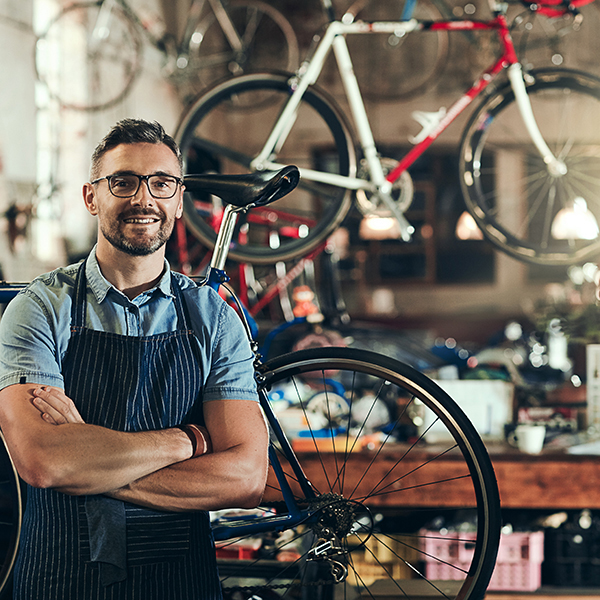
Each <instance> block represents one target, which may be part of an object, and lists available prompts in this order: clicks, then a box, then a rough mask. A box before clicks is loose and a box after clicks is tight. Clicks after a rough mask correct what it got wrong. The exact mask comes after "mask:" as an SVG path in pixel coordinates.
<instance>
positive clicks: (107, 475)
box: [22, 424, 191, 495]
mask: <svg viewBox="0 0 600 600" xmlns="http://www.w3.org/2000/svg"><path fill="white" fill-rule="evenodd" d="M190 456H191V443H190V440H189V438H188V437H187V436H186V435H185V434H184V433H183V432H182V431H181V430H179V429H167V430H163V431H144V432H132V433H125V432H120V431H112V430H110V429H106V428H103V427H97V426H94V425H86V424H66V425H60V426H58V427H54V428H53V431H51V432H49V433H48V434H47V435H46V436H45V437H44V439H43V441H42V442H41V443H40V444H39V446H38V447H37V452H36V456H34V457H33V460H31V461H30V465H31V466H30V468H29V471H28V472H26V474H30V475H29V476H30V478H31V479H32V482H31V481H30V483H32V485H36V486H37V487H49V488H53V489H56V490H57V491H60V492H63V493H65V494H74V495H84V494H102V493H104V492H106V491H110V490H113V489H115V488H120V487H123V486H125V485H127V484H128V483H130V482H132V481H135V480H137V479H139V478H140V477H144V476H146V475H149V474H150V473H153V472H154V471H158V470H160V469H163V468H165V467H167V466H169V465H172V464H174V463H177V462H179V461H182V460H186V459H188V458H189V457H190ZM22 477H24V478H25V476H24V475H22Z"/></svg>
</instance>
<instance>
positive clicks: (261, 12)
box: [186, 0, 300, 86]
mask: <svg viewBox="0 0 600 600" xmlns="http://www.w3.org/2000/svg"><path fill="white" fill-rule="evenodd" d="M227 14H228V16H229V18H230V19H231V22H232V24H233V26H234V27H235V29H236V32H237V33H238V35H239V37H240V39H241V40H242V43H243V48H242V50H241V52H236V51H235V50H234V49H232V47H231V44H230V42H229V41H228V39H227V36H226V35H225V33H224V32H223V29H222V28H221V26H220V24H219V22H218V20H217V17H216V16H215V14H214V13H212V12H211V13H210V14H209V15H208V16H206V17H204V18H203V19H202V20H201V21H200V22H199V23H198V24H197V25H196V27H195V28H194V31H193V33H192V34H191V35H190V39H189V40H188V57H189V61H190V62H189V65H188V67H187V69H186V70H187V71H188V72H191V73H193V74H195V75H196V77H197V78H198V80H199V82H200V83H201V84H202V85H203V86H205V85H207V84H212V83H214V82H216V81H219V80H221V79H224V78H226V77H231V76H232V75H240V74H242V73H246V72H254V71H265V70H280V71H289V72H292V71H295V69H296V68H297V67H298V64H299V57H300V50H299V47H298V40H297V38H296V34H295V32H294V28H293V27H292V26H291V25H290V23H289V21H288V20H287V19H286V18H285V16H284V15H283V14H282V13H281V12H280V11H279V10H277V9H276V8H275V7H273V6H271V5H269V4H267V3H265V2H261V1H260V0H232V1H231V2H228V3H227Z"/></svg>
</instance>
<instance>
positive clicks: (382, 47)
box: [347, 0, 449, 100]
mask: <svg viewBox="0 0 600 600" xmlns="http://www.w3.org/2000/svg"><path fill="white" fill-rule="evenodd" d="M403 6H404V1H401V2H399V1H398V0H387V1H385V2H384V1H378V2H370V3H369V4H368V5H367V6H366V8H365V9H364V10H363V11H361V13H360V14H359V17H360V18H361V19H364V20H365V21H398V20H400V18H401V15H402V10H403ZM413 18H415V19H418V20H420V21H439V20H442V19H443V18H444V17H443V15H442V14H441V12H440V10H439V8H438V7H437V6H436V5H435V4H433V3H432V2H430V1H429V0H419V1H418V2H417V4H416V6H415V9H414V12H413ZM347 41H348V47H349V49H350V54H351V56H352V57H353V63H354V70H355V72H356V76H357V78H358V81H359V82H360V83H361V86H362V88H363V89H364V92H363V93H364V95H365V98H369V99H371V100H408V99H410V98H414V97H415V96H418V95H419V94H422V93H423V92H424V91H425V90H426V89H428V88H429V87H430V86H431V85H432V84H433V83H435V82H436V81H438V80H439V77H440V75H441V73H442V72H443V71H444V69H445V67H446V64H447V62H448V46H449V35H448V32H447V31H443V30H437V31H427V30H423V31H415V32H411V33H408V34H406V35H404V36H397V35H395V34H391V35H390V34H379V33H378V34H371V33H369V34H368V35H351V36H348V38H347Z"/></svg>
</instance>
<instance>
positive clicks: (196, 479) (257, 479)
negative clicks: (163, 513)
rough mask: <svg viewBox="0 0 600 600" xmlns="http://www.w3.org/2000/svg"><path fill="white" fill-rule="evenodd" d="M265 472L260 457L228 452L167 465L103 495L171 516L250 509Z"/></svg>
mask: <svg viewBox="0 0 600 600" xmlns="http://www.w3.org/2000/svg"><path fill="white" fill-rule="evenodd" d="M266 469H267V463H266V461H265V460H264V456H263V454H262V453H260V452H257V453H254V454H253V453H247V452H244V450H243V449H242V448H232V449H229V450H226V451H224V452H218V453H216V454H206V455H204V456H200V457H198V458H194V459H191V460H187V461H184V462H180V463H177V464H174V465H171V466H169V467H166V468H164V469H161V470H160V471H156V472H154V473H152V474H150V475H147V476H145V477H142V478H140V479H138V480H137V481H134V482H132V483H130V484H128V485H126V486H124V487H122V488H120V489H118V490H114V491H112V492H109V493H108V494H107V495H109V496H111V497H113V498H117V499H119V500H124V501H126V502H132V503H134V504H139V505H141V506H145V507H146V508H153V509H157V510H168V511H175V512H180V511H196V510H219V509H222V508H232V507H236V508H252V507H254V506H256V505H257V504H258V503H259V502H260V499H261V498H262V494H263V491H264V487H265V479H266Z"/></svg>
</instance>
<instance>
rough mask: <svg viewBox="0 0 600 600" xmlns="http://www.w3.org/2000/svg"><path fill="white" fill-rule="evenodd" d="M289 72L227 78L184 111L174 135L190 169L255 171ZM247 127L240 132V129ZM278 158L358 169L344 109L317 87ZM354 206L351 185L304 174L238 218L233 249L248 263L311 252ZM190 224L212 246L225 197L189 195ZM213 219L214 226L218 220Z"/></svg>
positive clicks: (287, 89) (186, 214) (284, 98)
mask: <svg viewBox="0 0 600 600" xmlns="http://www.w3.org/2000/svg"><path fill="white" fill-rule="evenodd" d="M290 77H291V76H290V75H287V74H275V73H273V74H264V73H263V74H254V75H242V76H240V77H235V78H232V79H229V80H227V81H225V82H222V83H220V84H218V85H216V86H215V87H213V88H212V89H211V90H209V91H208V92H207V93H206V94H204V95H201V96H200V97H199V99H198V100H197V101H196V102H195V103H194V104H193V105H192V106H191V108H190V109H189V111H188V112H187V113H186V114H185V115H184V116H183V119H182V120H181V122H180V124H179V126H178V128H177V131H176V134H175V138H176V140H177V141H178V143H179V145H180V147H181V151H182V154H183V156H184V160H185V170H186V172H187V173H200V172H206V171H209V170H216V171H219V172H222V173H245V172H249V171H250V163H251V161H252V159H253V158H254V157H255V156H257V155H258V153H259V152H260V150H261V149H262V147H263V145H264V142H265V141H266V139H267V137H268V134H269V133H270V131H271V129H272V127H273V125H274V122H275V119H276V118H277V116H278V115H279V113H280V110H281V108H282V106H283V104H284V103H285V102H287V100H288V98H289V95H290V83H289V78H290ZM242 129H243V130H244V135H241V136H240V135H239V132H240V130H242ZM272 158H273V159H274V160H276V161H277V162H279V163H283V164H294V165H297V166H298V167H301V168H302V167H314V166H315V164H316V163H318V162H319V161H320V162H321V163H322V165H318V164H317V166H321V170H329V171H331V172H333V173H338V174H341V175H349V176H353V175H354V174H355V173H356V156H355V154H354V145H353V143H352V137H351V135H350V132H349V129H348V127H347V126H346V125H345V121H344V118H343V116H342V115H341V114H340V113H339V111H338V110H337V109H336V108H335V105H334V104H333V103H332V102H331V101H330V100H329V99H328V97H327V96H326V94H325V93H324V92H323V91H322V90H320V89H317V88H315V87H313V88H311V89H309V90H308V91H307V92H306V93H305V95H304V97H303V100H302V102H301V105H300V107H299V110H298V113H297V117H296V119H295V122H294V125H293V127H291V128H290V131H289V133H288V137H287V139H286V142H285V143H284V144H283V146H282V147H281V148H280V149H279V152H278V154H277V156H276V157H272ZM350 206H351V193H350V191H349V190H345V189H341V188H338V187H335V186H330V185H326V184H319V183H316V182H309V181H306V180H303V179H301V180H300V183H299V185H298V187H297V188H296V189H295V190H294V191H293V192H291V193H290V194H288V195H287V196H286V197H285V198H283V199H281V200H279V201H278V202H277V203H276V204H274V205H269V206H266V207H263V208H257V209H254V210H252V211H251V212H250V213H249V214H248V215H247V216H245V217H243V216H242V215H240V217H243V219H244V222H243V223H242V222H240V221H241V220H242V219H240V221H238V227H237V229H236V232H235V234H234V239H233V243H232V246H231V249H230V251H229V257H230V258H231V259H233V260H236V261H240V262H247V263H251V264H271V265H273V264H274V263H276V262H278V261H287V260H291V259H293V258H295V257H297V256H301V255H303V254H306V253H308V252H309V251H310V250H312V249H314V248H316V247H317V246H318V245H319V244H320V243H321V242H323V241H324V240H325V239H326V238H327V236H329V234H330V233H331V232H332V231H334V230H335V229H336V228H337V227H338V226H339V224H340V223H341V222H342V220H343V219H344V217H345V216H346V214H347V213H348V210H349V209H350ZM183 208H184V217H185V220H186V224H187V226H188V227H189V228H190V230H191V231H192V232H193V233H194V235H195V236H196V237H197V238H198V240H200V242H201V243H203V244H204V245H205V246H207V247H208V248H210V249H212V248H213V247H214V243H215V239H216V233H215V230H216V229H218V226H219V224H220V210H221V206H220V201H219V200H218V199H216V198H214V197H213V198H211V197H197V198H194V197H192V195H191V194H188V193H186V194H185V196H184V206H183ZM213 223H214V227H213Z"/></svg>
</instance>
